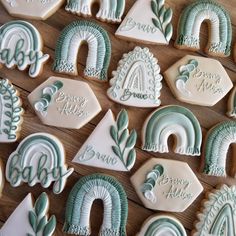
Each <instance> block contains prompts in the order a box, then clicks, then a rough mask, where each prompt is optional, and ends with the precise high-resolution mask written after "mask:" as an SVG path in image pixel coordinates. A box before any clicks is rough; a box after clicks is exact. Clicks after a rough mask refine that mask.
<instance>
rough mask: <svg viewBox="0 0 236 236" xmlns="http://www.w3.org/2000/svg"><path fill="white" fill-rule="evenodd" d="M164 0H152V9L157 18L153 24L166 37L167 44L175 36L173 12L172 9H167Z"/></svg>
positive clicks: (153, 19)
mask: <svg viewBox="0 0 236 236" xmlns="http://www.w3.org/2000/svg"><path fill="white" fill-rule="evenodd" d="M164 4H165V1H164V0H152V1H151V8H152V12H153V13H154V14H155V16H156V18H152V23H153V24H154V25H155V27H157V28H158V29H159V30H160V31H161V32H162V33H163V35H164V36H165V39H166V41H167V42H169V41H170V39H171V37H172V34H173V26H172V24H171V19H172V15H173V11H172V9H171V8H165V6H164Z"/></svg>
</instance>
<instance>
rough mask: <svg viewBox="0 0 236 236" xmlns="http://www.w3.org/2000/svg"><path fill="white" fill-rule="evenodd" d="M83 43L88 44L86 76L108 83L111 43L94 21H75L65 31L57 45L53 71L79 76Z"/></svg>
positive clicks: (105, 33)
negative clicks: (79, 53)
mask: <svg viewBox="0 0 236 236" xmlns="http://www.w3.org/2000/svg"><path fill="white" fill-rule="evenodd" d="M83 42H86V43H87V44H88V56H87V61H86V67H85V69H84V73H83V74H84V76H85V77H87V78H91V79H96V80H99V81H106V80H107V70H108V67H109V64H110V58H111V43H110V39H109V36H108V34H107V32H106V31H105V30H104V29H103V28H102V27H101V26H100V25H98V24H97V23H95V22H92V21H86V20H80V21H75V22H72V23H71V24H69V25H68V26H66V27H65V28H64V29H63V31H62V32H61V35H60V37H59V39H58V41H57V45H56V51H55V60H54V64H53V70H54V71H55V72H58V73H63V74H70V75H78V71H77V64H78V63H77V56H78V51H79V49H80V46H81V45H82V43H83Z"/></svg>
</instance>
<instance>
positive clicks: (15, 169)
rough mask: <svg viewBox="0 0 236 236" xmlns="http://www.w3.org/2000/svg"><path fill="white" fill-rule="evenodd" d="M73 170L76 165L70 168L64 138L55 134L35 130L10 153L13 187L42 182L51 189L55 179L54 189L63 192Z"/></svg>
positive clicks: (8, 171) (8, 175)
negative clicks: (60, 138) (67, 162)
mask: <svg viewBox="0 0 236 236" xmlns="http://www.w3.org/2000/svg"><path fill="white" fill-rule="evenodd" d="M73 171H74V169H73V168H70V169H67V165H66V164H65V151H64V147H63V145H62V143H61V142H60V140H59V139H57V138H56V137H55V136H53V135H51V134H47V133H35V134H31V135H29V136H28V137H26V138H25V139H24V140H23V141H21V143H20V144H19V146H18V147H17V149H16V151H14V152H13V153H12V154H11V155H10V156H9V158H8V161H7V165H6V179H7V180H8V181H9V182H10V184H11V186H12V187H18V186H20V185H21V184H22V183H28V185H29V186H34V185H35V184H37V183H40V184H41V186H42V187H43V188H48V187H49V186H50V185H51V183H52V182H54V184H53V192H54V193H55V194H59V193H61V192H62V191H63V189H64V187H65V185H66V180H67V178H68V177H69V176H70V175H71V174H72V172H73Z"/></svg>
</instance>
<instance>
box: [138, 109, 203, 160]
mask: <svg viewBox="0 0 236 236" xmlns="http://www.w3.org/2000/svg"><path fill="white" fill-rule="evenodd" d="M171 135H174V136H175V141H176V142H175V147H174V152H175V153H178V154H182V155H190V156H199V155H200V154H201V144H202V131H201V126H200V124H199V121H198V120H197V118H196V117H195V115H194V114H193V113H192V112H191V111H190V110H188V109H187V108H185V107H181V106H175V105H170V106H165V107H161V108H159V109H157V110H155V111H154V112H153V113H152V114H151V115H150V116H149V117H148V118H147V120H146V121H145V122H144V125H143V131H142V140H143V146H142V149H143V150H146V151H150V152H151V151H152V152H160V153H164V152H169V149H168V138H169V137H170V136H171Z"/></svg>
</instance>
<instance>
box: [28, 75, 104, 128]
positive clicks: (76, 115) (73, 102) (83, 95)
mask: <svg viewBox="0 0 236 236" xmlns="http://www.w3.org/2000/svg"><path fill="white" fill-rule="evenodd" d="M28 99H29V102H30V104H31V105H32V107H33V108H34V110H35V112H36V114H37V115H38V117H39V118H40V120H41V121H42V123H44V124H46V125H51V126H57V127H63V128H69V129H79V128H81V127H82V126H84V125H85V124H87V123H88V122H89V121H90V120H91V119H92V118H94V117H95V116H96V115H97V114H98V113H99V112H100V111H101V107H100V104H99V102H98V100H97V98H96V96H95V95H94V93H93V91H92V89H91V88H90V87H89V85H88V84H86V83H85V82H82V81H77V80H71V79H64V78H60V77H54V76H53V77H50V78H49V79H48V80H47V81H46V82H44V83H42V84H41V85H40V86H39V87H38V88H36V89H35V90H34V91H33V92H32V93H31V94H30V95H29V96H28ZM55 117H56V119H55Z"/></svg>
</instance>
